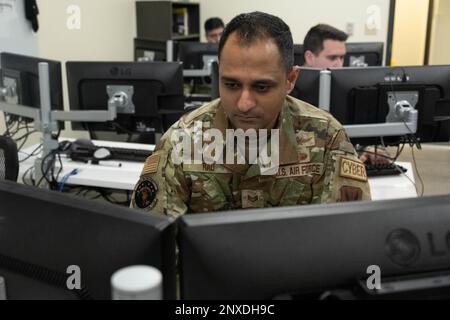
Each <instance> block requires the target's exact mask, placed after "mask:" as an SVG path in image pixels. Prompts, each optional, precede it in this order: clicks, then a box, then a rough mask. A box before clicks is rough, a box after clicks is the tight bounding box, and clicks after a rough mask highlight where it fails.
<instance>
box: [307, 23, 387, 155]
mask: <svg viewBox="0 0 450 320" xmlns="http://www.w3.org/2000/svg"><path fill="white" fill-rule="evenodd" d="M347 38H348V35H347V34H346V33H345V32H343V31H341V30H339V29H336V28H335V27H333V26H330V25H328V24H318V25H315V26H314V27H312V28H311V29H309V31H308V33H307V34H306V36H305V39H304V40H303V56H304V59H305V63H304V65H303V66H304V67H309V68H320V69H327V68H341V67H343V65H344V57H345V54H346V53H347V49H346V44H345V42H346V41H347ZM359 159H360V160H361V161H362V162H365V163H371V164H384V163H389V161H390V155H389V153H388V152H387V151H386V149H384V148H383V147H380V146H378V147H373V146H369V147H366V148H365V149H364V150H363V151H361V153H360V157H359Z"/></svg>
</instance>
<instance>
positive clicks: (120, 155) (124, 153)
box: [106, 147, 152, 162]
mask: <svg viewBox="0 0 450 320" xmlns="http://www.w3.org/2000/svg"><path fill="white" fill-rule="evenodd" d="M106 149H108V150H109V151H111V154H112V157H111V160H123V161H138V162H145V160H146V159H147V158H148V157H149V156H150V155H151V154H152V152H151V151H150V150H142V149H126V148H116V147H114V148H112V147H106Z"/></svg>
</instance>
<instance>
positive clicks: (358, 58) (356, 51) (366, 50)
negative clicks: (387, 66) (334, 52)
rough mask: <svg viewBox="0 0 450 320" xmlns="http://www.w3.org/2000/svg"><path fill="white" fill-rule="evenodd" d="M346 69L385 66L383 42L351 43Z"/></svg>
mask: <svg viewBox="0 0 450 320" xmlns="http://www.w3.org/2000/svg"><path fill="white" fill-rule="evenodd" d="M346 46H347V54H346V55H345V57H344V67H368V66H382V65H383V50H384V43H383V42H353V43H352V42H349V43H347V44H346Z"/></svg>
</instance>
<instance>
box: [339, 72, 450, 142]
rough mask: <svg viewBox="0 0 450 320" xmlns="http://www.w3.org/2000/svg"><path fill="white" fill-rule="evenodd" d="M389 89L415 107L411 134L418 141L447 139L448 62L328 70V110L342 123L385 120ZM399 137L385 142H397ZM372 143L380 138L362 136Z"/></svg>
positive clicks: (448, 102) (449, 114) (449, 108)
mask: <svg viewBox="0 0 450 320" xmlns="http://www.w3.org/2000/svg"><path fill="white" fill-rule="evenodd" d="M389 92H393V93H394V94H393V97H394V98H395V101H396V102H400V101H408V102H409V103H410V104H411V105H412V106H413V107H414V108H415V109H416V110H418V127H417V132H416V134H415V135H416V136H417V137H419V138H420V139H421V141H422V142H438V141H448V140H449V121H448V120H445V117H450V100H449V99H450V66H449V65H442V66H417V67H367V68H339V69H331V96H330V112H331V114H332V115H333V116H334V117H335V118H336V119H337V120H338V121H339V122H341V123H342V124H344V125H353V124H369V123H385V122H386V117H387V115H388V113H389V107H390V105H389V102H388V97H389ZM437 117H440V119H438V118H437ZM380 136H388V135H384V134H383V132H380ZM399 139H400V137H392V138H387V139H386V140H385V142H387V143H389V144H397V143H398V141H399ZM369 140H372V141H369ZM373 143H380V141H379V140H378V138H374V139H364V143H363V144H373Z"/></svg>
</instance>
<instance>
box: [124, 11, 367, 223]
mask: <svg viewBox="0 0 450 320" xmlns="http://www.w3.org/2000/svg"><path fill="white" fill-rule="evenodd" d="M219 61H220V63H219V75H220V99H217V100H215V101H212V102H211V103H208V104H206V105H204V106H203V107H201V108H199V109H197V110H195V111H193V112H191V113H190V114H187V115H185V116H183V117H182V118H181V119H180V120H179V121H178V122H176V123H175V124H174V125H173V126H172V127H171V128H170V129H169V130H168V132H166V134H165V135H164V136H163V138H162V139H161V141H160V143H159V144H158V146H157V148H156V149H155V152H154V153H153V154H152V156H150V157H149V158H148V159H147V161H146V163H145V166H144V169H143V171H142V173H141V178H140V180H139V181H138V183H137V185H136V188H135V191H134V194H133V197H132V201H131V207H134V208H139V209H143V210H147V211H152V212H156V213H162V214H166V215H170V216H173V217H176V216H178V215H180V214H184V213H194V212H210V211H217V210H229V209H238V208H262V207H277V206H287V205H298V204H313V203H331V202H338V201H352V200H370V190H369V186H368V183H367V176H366V172H365V167H364V165H363V164H362V163H361V162H360V161H359V160H358V157H357V154H356V152H355V150H354V148H353V146H352V144H351V143H350V142H349V140H348V137H347V135H346V134H345V131H344V129H343V128H342V126H341V125H340V124H339V123H338V122H337V121H336V120H335V119H334V118H333V117H332V116H331V115H330V114H328V113H327V112H325V111H322V110H320V109H317V108H316V107H314V106H312V105H309V104H307V103H305V102H302V101H300V100H297V99H294V98H292V97H290V96H288V94H289V92H290V91H291V90H292V89H293V87H294V84H295V82H296V79H297V76H298V73H299V68H298V67H293V41H292V35H291V33H290V30H289V27H288V26H287V25H286V24H285V23H284V22H283V21H281V20H280V19H279V18H277V17H274V16H271V15H268V14H264V13H260V12H253V13H250V14H241V15H239V16H237V17H236V18H234V19H233V20H232V21H231V22H230V23H229V24H228V25H227V27H226V29H225V31H224V34H223V36H222V38H221V42H220V44H219ZM198 124H201V125H202V126H201V130H200V133H206V132H207V131H208V130H209V129H215V130H216V132H217V133H220V134H221V135H222V137H224V141H223V153H225V152H228V150H225V149H226V146H227V142H229V141H227V140H226V138H225V137H227V130H230V129H242V130H244V131H246V130H249V129H254V130H257V131H258V130H261V129H274V130H278V131H276V132H277V133H278V134H277V135H274V134H272V135H270V136H269V139H268V141H267V144H266V148H267V149H269V147H272V149H271V150H272V154H271V156H278V158H277V159H278V161H277V162H278V163H277V167H276V170H275V171H274V172H272V174H267V172H266V171H265V170H266V167H265V166H263V165H262V161H261V159H260V157H257V159H256V160H255V159H253V160H254V161H253V160H250V156H249V155H248V154H245V159H246V163H244V164H240V163H239V162H238V161H236V160H237V157H238V154H239V152H240V151H239V150H238V149H239V148H237V149H232V151H233V155H232V156H233V161H232V162H231V163H230V162H228V161H223V163H222V162H220V161H216V162H214V163H210V162H207V161H206V162H205V161H204V162H200V163H198V162H197V163H196V162H194V161H184V162H181V163H180V162H179V161H177V160H179V158H177V157H176V156H175V157H174V155H177V152H174V151H175V150H177V147H178V146H179V142H180V140H179V137H178V133H180V132H187V133H190V135H189V139H190V140H192V144H193V145H194V148H192V149H188V152H189V153H188V154H187V159H188V160H193V159H194V158H195V156H194V153H195V151H194V150H195V145H196V142H198V136H196V134H195V132H196V131H195V128H194V127H195V126H198ZM192 132H194V134H192ZM198 132H199V131H197V133H198ZM258 132H261V131H258ZM271 132H274V131H271ZM174 133H175V134H174ZM258 140H262V138H261V136H258ZM205 141H209V142H210V143H211V142H212V139H211V138H210V137H209V140H208V137H206V138H205ZM203 142H204V141H203ZM275 144H276V145H277V146H278V151H279V153H278V154H274V152H273V150H274V149H273V147H274V145H275ZM208 145H209V144H208V143H203V144H200V146H203V147H205V146H208ZM197 146H198V144H197ZM248 146H249V142H247V144H244V149H248V148H247V147H248ZM197 149H198V148H197ZM183 151H184V152H185V151H186V150H183ZM247 151H248V150H247ZM241 154H242V153H241ZM213 155H214V156H218V155H220V152H218V153H213ZM219 158H220V157H219ZM224 158H225V157H222V159H224ZM184 159H186V158H184ZM215 159H218V158H215Z"/></svg>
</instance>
